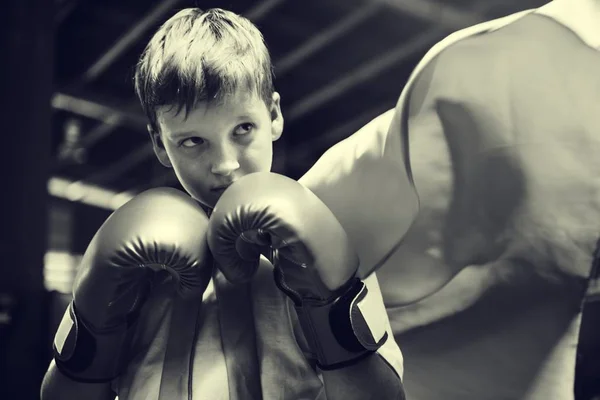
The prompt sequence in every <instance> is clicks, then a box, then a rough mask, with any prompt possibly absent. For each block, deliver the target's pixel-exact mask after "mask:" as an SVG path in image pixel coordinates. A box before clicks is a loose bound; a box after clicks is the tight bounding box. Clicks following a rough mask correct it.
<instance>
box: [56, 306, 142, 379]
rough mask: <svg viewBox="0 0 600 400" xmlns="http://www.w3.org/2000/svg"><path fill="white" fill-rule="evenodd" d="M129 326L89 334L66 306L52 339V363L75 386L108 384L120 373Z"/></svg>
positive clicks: (128, 335)
mask: <svg viewBox="0 0 600 400" xmlns="http://www.w3.org/2000/svg"><path fill="white" fill-rule="evenodd" d="M130 331H131V330H130V329H129V324H122V325H120V326H118V327H115V328H114V329H111V330H110V331H103V332H101V333H98V332H93V330H92V329H89V327H88V326H87V325H86V324H85V323H84V321H83V320H82V319H81V318H80V317H79V316H78V315H77V312H76V309H75V306H74V303H73V302H71V303H70V304H69V312H68V313H65V315H64V316H63V319H62V321H61V323H60V325H59V327H58V330H57V332H56V336H55V338H54V345H53V350H54V360H55V362H56V367H57V368H58V369H59V371H60V372H62V373H63V375H66V376H67V377H69V378H70V379H72V380H74V381H77V382H85V383H101V382H109V381H111V380H113V379H115V378H116V377H118V376H119V374H120V373H121V368H122V366H123V365H124V363H123V357H124V355H125V354H126V351H125V350H126V348H127V347H128V345H129V341H130V339H131V334H130V333H131V332H130Z"/></svg>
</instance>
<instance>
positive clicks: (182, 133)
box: [166, 113, 255, 139]
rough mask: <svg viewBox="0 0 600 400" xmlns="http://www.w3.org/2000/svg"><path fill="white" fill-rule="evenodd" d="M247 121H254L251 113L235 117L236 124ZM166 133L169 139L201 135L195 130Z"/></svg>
mask: <svg viewBox="0 0 600 400" xmlns="http://www.w3.org/2000/svg"><path fill="white" fill-rule="evenodd" d="M248 119H255V117H253V116H252V114H251V113H246V114H240V115H238V116H237V117H235V120H236V122H242V121H245V120H248ZM166 132H167V133H168V136H170V137H171V138H173V139H175V138H180V137H184V136H185V137H187V136H198V135H200V134H201V133H200V132H199V131H196V130H190V131H180V132H177V131H175V132H173V131H166Z"/></svg>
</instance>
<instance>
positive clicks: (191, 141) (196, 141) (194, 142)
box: [179, 137, 204, 147]
mask: <svg viewBox="0 0 600 400" xmlns="http://www.w3.org/2000/svg"><path fill="white" fill-rule="evenodd" d="M202 143H204V139H202V138H199V137H192V138H188V139H185V140H183V141H182V142H181V143H179V145H180V146H181V147H194V146H198V145H201V144H202Z"/></svg>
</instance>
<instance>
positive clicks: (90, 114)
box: [51, 92, 147, 132]
mask: <svg viewBox="0 0 600 400" xmlns="http://www.w3.org/2000/svg"><path fill="white" fill-rule="evenodd" d="M51 104H52V108H54V109H55V110H63V111H68V112H70V113H72V114H76V115H81V116H83V117H86V118H90V119H95V120H97V121H101V122H103V123H107V124H110V125H113V124H116V123H119V124H121V125H127V126H129V127H131V128H134V129H136V130H140V131H144V132H145V131H146V124H147V120H146V116H145V115H144V114H143V113H142V112H139V113H138V112H133V111H130V110H125V109H122V108H121V107H119V106H117V105H110V104H104V103H103V102H100V101H98V100H94V99H88V98H83V97H80V96H74V95H72V94H68V93H61V92H58V93H55V94H54V95H53V96H52V99H51Z"/></svg>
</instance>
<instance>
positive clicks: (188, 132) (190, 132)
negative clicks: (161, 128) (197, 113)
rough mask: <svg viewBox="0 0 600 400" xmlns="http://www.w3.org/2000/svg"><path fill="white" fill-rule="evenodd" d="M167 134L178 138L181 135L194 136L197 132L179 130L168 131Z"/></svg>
mask: <svg viewBox="0 0 600 400" xmlns="http://www.w3.org/2000/svg"><path fill="white" fill-rule="evenodd" d="M168 133H169V136H170V137H171V138H173V139H176V138H180V137H183V136H194V135H198V134H199V132H197V131H181V132H168Z"/></svg>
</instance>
